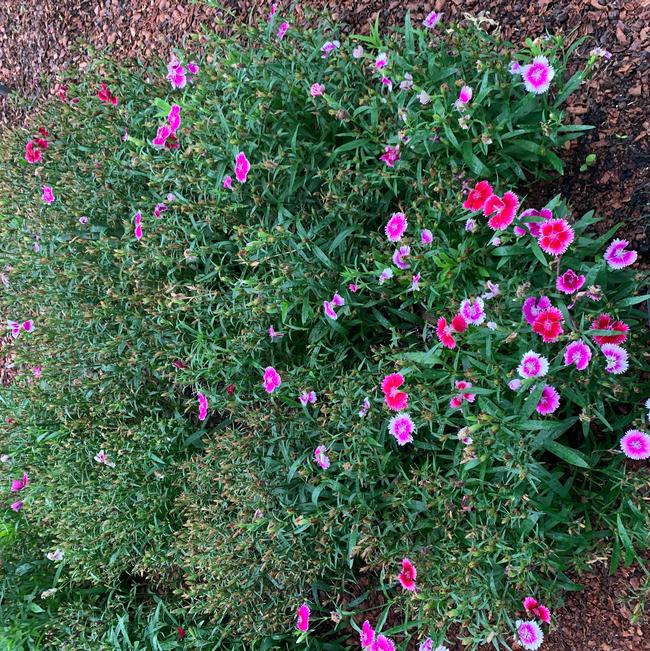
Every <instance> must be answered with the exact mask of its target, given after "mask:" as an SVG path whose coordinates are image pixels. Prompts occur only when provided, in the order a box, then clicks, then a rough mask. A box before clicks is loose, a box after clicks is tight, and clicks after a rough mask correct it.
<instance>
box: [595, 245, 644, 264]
mask: <svg viewBox="0 0 650 651" xmlns="http://www.w3.org/2000/svg"><path fill="white" fill-rule="evenodd" d="M628 244H629V242H628V241H627V240H614V241H613V242H612V243H611V244H610V245H609V246H608V247H607V251H605V255H604V256H603V257H604V258H605V262H607V264H608V265H609V266H610V267H611V268H612V269H624V268H625V267H629V266H630V265H631V264H634V263H635V262H636V259H637V252H636V251H627V250H626V248H625V247H627V246H628Z"/></svg>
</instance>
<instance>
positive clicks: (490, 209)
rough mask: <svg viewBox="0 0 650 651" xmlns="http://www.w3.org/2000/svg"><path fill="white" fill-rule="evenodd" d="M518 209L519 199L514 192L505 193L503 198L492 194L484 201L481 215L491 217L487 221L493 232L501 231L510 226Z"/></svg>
mask: <svg viewBox="0 0 650 651" xmlns="http://www.w3.org/2000/svg"><path fill="white" fill-rule="evenodd" d="M518 208H519V197H518V196H517V195H516V194H515V193H514V192H506V193H504V195H503V197H498V196H497V195H496V194H493V195H492V196H491V197H489V198H488V199H487V200H486V202H485V205H484V206H483V214H484V215H485V216H486V217H489V216H490V215H493V216H492V217H491V218H490V219H489V220H488V226H489V227H490V228H491V229H492V230H494V231H502V230H504V229H506V228H508V226H510V224H511V223H512V221H513V220H514V218H515V215H516V214H517V209H518Z"/></svg>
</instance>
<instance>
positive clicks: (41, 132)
mask: <svg viewBox="0 0 650 651" xmlns="http://www.w3.org/2000/svg"><path fill="white" fill-rule="evenodd" d="M38 132H39V133H40V134H41V135H42V136H43V138H47V137H48V136H49V135H50V132H49V131H48V130H47V129H46V128H45V127H39V128H38Z"/></svg>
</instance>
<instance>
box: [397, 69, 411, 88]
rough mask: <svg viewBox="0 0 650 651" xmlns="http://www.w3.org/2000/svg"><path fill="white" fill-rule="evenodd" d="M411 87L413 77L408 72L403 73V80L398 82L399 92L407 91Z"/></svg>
mask: <svg viewBox="0 0 650 651" xmlns="http://www.w3.org/2000/svg"><path fill="white" fill-rule="evenodd" d="M412 87H413V75H412V74H411V73H410V72H405V73H404V79H403V80H402V81H400V82H399V89H400V90H409V89H410V88H412Z"/></svg>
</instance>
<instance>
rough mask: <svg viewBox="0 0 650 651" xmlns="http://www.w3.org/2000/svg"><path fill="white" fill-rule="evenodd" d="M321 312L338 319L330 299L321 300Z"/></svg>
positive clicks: (334, 319)
mask: <svg viewBox="0 0 650 651" xmlns="http://www.w3.org/2000/svg"><path fill="white" fill-rule="evenodd" d="M323 312H325V316H326V317H329V318H330V319H332V320H333V321H336V319H338V314H336V312H335V311H334V306H333V305H332V303H331V302H330V301H323Z"/></svg>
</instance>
